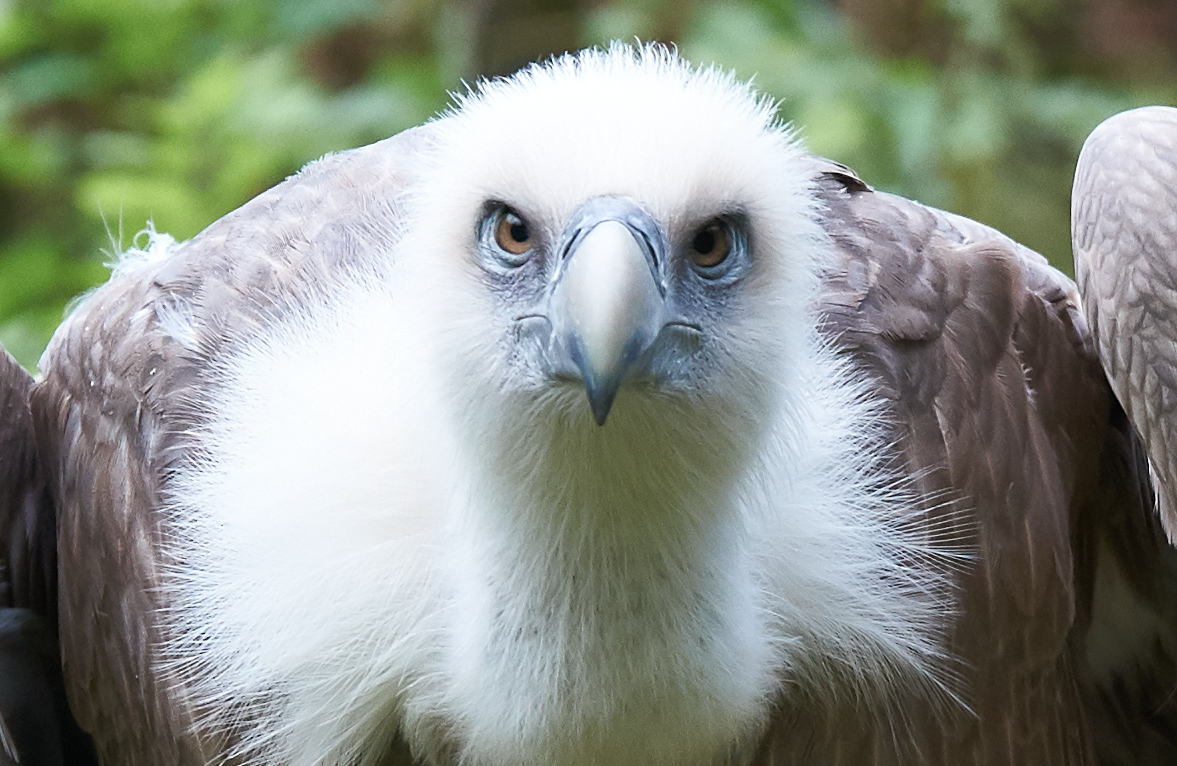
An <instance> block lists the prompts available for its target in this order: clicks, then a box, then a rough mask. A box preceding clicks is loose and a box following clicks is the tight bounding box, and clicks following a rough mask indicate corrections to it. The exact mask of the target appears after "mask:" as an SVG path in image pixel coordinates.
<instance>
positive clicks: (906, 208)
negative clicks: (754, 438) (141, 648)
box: [760, 168, 1173, 765]
mask: <svg viewBox="0 0 1177 766" xmlns="http://www.w3.org/2000/svg"><path fill="white" fill-rule="evenodd" d="M846 173H847V171H846V169H845V168H835V169H833V171H832V172H831V173H829V174H826V175H825V177H824V178H823V179H822V180H821V181H819V188H820V192H819V193H820V196H821V198H822V200H823V201H824V203H825V206H826V211H825V222H826V226H827V230H828V231H829V233H830V236H831V237H832V239H833V240H834V243H835V246H836V256H837V259H836V262H835V263H833V264H831V266H830V269H829V271H828V273H827V275H826V279H825V285H824V290H823V294H822V297H821V302H820V305H819V312H820V315H821V317H822V322H823V327H822V329H823V331H824V332H825V333H826V335H827V336H828V337H829V338H830V339H831V340H832V342H834V343H835V345H836V346H837V347H838V348H840V349H842V350H843V351H844V352H845V353H846V354H848V355H850V356H851V357H852V358H853V359H854V360H855V362H856V363H857V364H859V365H861V367H862V368H863V369H865V370H866V371H867V372H868V373H869V374H870V375H871V376H872V377H873V378H874V379H875V380H876V381H877V384H878V390H879V392H880V395H881V396H882V397H883V398H884V399H885V400H887V401H889V402H890V403H891V405H892V419H893V425H894V429H895V432H894V443H895V449H896V452H897V459H898V460H900V461H902V462H901V464H902V465H905V466H906V467H907V469H908V470H909V471H910V472H912V473H913V474H915V475H917V476H918V477H919V478H918V481H919V483H920V486H921V489H922V490H924V491H925V492H926V493H929V496H932V497H941V498H952V499H953V501H952V502H951V503H949V504H948V505H946V506H944V507H942V508H941V513H952V514H956V515H955V516H954V517H953V519H954V520H955V521H954V523H957V524H963V526H962V527H961V528H963V529H966V530H971V531H969V532H967V534H968V543H969V544H970V546H971V547H972V549H973V550H974V551H975V560H974V561H973V562H972V564H971V565H970V566H968V567H967V568H966V569H965V570H964V571H962V572H961V573H960V574H959V589H958V592H957V599H958V601H957V605H956V606H957V614H956V618H955V628H954V631H953V634H952V637H951V640H950V642H949V646H948V650H949V652H950V654H951V655H952V656H954V657H956V658H958V659H959V660H960V665H959V668H960V670H959V672H960V675H961V680H962V685H961V695H962V697H963V698H964V700H965V701H966V702H967V703H968V705H969V707H970V708H971V710H970V711H965V710H955V711H948V712H944V711H942V710H940V711H938V710H935V709H933V708H932V707H931V706H930V705H929V703H927V702H926V701H924V700H921V699H918V698H915V697H914V696H913V698H912V699H909V700H907V701H906V702H905V703H904V704H903V706H902V707H903V711H902V718H901V719H898V720H891V721H880V720H876V719H874V718H873V717H870V716H867V715H866V714H864V713H863V712H862V711H861V710H860V709H859V708H858V707H855V706H848V707H847V708H845V709H841V710H817V711H815V710H812V709H802V708H790V707H789V706H788V705H787V704H786V705H785V707H784V708H783V709H782V711H781V713H780V714H779V716H778V718H777V719H776V721H774V725H773V729H772V734H771V735H770V737H769V739H768V740H767V741H766V744H765V747H764V748H763V749H762V753H761V760H760V762H761V763H765V764H769V763H771V764H774V765H779V764H793V763H797V764H801V763H807V764H814V763H818V764H837V765H840V764H900V763H902V764H912V763H927V764H943V763H952V764H1015V763H1027V764H1029V763H1033V764H1086V763H1096V762H1097V759H1096V753H1097V752H1102V751H1103V750H1105V749H1106V748H1104V747H1101V746H1099V743H1097V742H1095V741H1094V737H1093V733H1094V734H1099V735H1102V734H1103V732H1102V730H1101V729H1100V728H1098V727H1093V726H1092V725H1091V724H1090V719H1091V718H1092V717H1093V716H1096V715H1102V713H1103V711H1102V710H1096V709H1093V708H1092V706H1091V705H1090V703H1089V701H1088V698H1089V697H1090V694H1089V687H1090V684H1089V683H1088V681H1087V677H1088V671H1087V667H1086V665H1085V663H1084V661H1083V658H1082V656H1081V655H1082V650H1081V645H1082V639H1083V637H1082V635H1080V634H1079V632H1078V630H1079V629H1078V628H1076V614H1077V613H1078V614H1080V615H1084V616H1085V617H1084V619H1087V618H1089V616H1090V614H1091V603H1092V594H1093V590H1094V589H1093V587H1092V582H1091V578H1090V577H1079V578H1076V576H1075V568H1076V563H1077V562H1076V556H1077V554H1076V547H1078V549H1079V550H1080V551H1081V552H1082V553H1083V556H1084V558H1082V559H1081V560H1080V561H1078V563H1079V564H1081V565H1084V566H1086V565H1088V564H1089V562H1088V561H1087V559H1086V556H1087V551H1088V550H1089V549H1090V548H1091V547H1092V545H1093V543H1092V542H1091V541H1092V540H1095V539H1096V538H1097V536H1098V534H1099V533H1100V530H1102V528H1103V526H1104V525H1107V524H1109V523H1113V524H1114V523H1127V520H1129V519H1137V520H1138V519H1140V518H1142V515H1141V513H1142V508H1143V503H1142V499H1141V496H1140V492H1139V485H1138V480H1139V475H1140V464H1139V462H1137V461H1134V459H1133V453H1132V444H1131V438H1130V435H1126V434H1125V433H1124V431H1123V429H1121V428H1117V424H1116V422H1115V411H1116V410H1115V405H1114V401H1112V399H1111V397H1110V395H1109V392H1108V389H1107V384H1106V382H1105V381H1104V379H1103V376H1102V374H1101V373H1100V371H1099V368H1098V363H1097V361H1096V359H1095V356H1094V353H1093V348H1092V344H1091V340H1090V338H1089V336H1088V334H1087V331H1086V329H1085V324H1084V322H1083V319H1082V317H1081V316H1080V314H1079V312H1078V307H1077V296H1076V293H1075V289H1074V286H1073V285H1072V284H1071V283H1070V282H1069V280H1067V279H1066V277H1064V276H1063V275H1062V274H1060V273H1058V272H1056V271H1054V270H1053V269H1051V268H1049V266H1047V265H1046V263H1045V261H1044V260H1043V259H1042V258H1041V257H1040V256H1038V255H1037V254H1035V253H1033V252H1031V251H1029V250H1027V249H1025V248H1023V247H1021V246H1020V245H1017V244H1016V243H1014V242H1012V241H1011V240H1009V239H1008V238H1007V237H1005V236H1003V235H1001V234H999V233H998V232H995V231H993V230H991V229H988V228H987V227H984V226H982V225H980V224H977V223H975V222H973V221H968V220H966V219H963V218H960V217H958V216H954V215H951V214H947V213H942V212H940V211H936V210H932V209H930V208H926V207H923V206H921V205H919V204H917V203H914V202H910V201H908V200H904V199H901V198H898V197H894V196H891V195H887V194H880V193H872V192H870V191H869V189H868V188H867V187H866V186H865V184H862V183H861V182H857V183H855V184H851V183H847V182H846V180H845V176H846ZM1134 487H1135V488H1136V491H1135V493H1133V491H1132V489H1133V488H1134ZM953 519H950V521H952V520H953ZM1109 520H1110V521H1109ZM1116 520H1123V521H1116ZM1155 542H1156V541H1155V540H1153V539H1144V540H1143V541H1142V540H1133V541H1131V547H1132V551H1133V552H1135V553H1138V554H1139V555H1142V556H1148V557H1150V558H1151V560H1154V561H1155V560H1157V558H1158V551H1157V548H1156V546H1155ZM1172 593H1173V592H1171V593H1170V595H1172ZM1157 762H1158V763H1159V762H1163V761H1157Z"/></svg>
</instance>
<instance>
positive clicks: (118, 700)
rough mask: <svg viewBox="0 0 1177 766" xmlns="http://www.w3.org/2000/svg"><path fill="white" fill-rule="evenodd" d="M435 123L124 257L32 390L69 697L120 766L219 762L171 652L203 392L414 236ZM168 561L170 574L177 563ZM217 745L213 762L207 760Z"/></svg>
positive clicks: (81, 310)
mask: <svg viewBox="0 0 1177 766" xmlns="http://www.w3.org/2000/svg"><path fill="white" fill-rule="evenodd" d="M428 141H429V138H428V129H416V130H412V131H408V132H406V133H402V134H400V135H398V136H395V137H393V138H391V139H388V140H386V141H382V142H379V143H377V144H373V145H371V146H368V147H364V148H362V149H357V150H353V151H349V152H344V153H341V154H338V155H331V156H328V157H325V158H324V159H322V160H319V161H317V162H315V163H312V164H310V165H308V166H307V167H306V168H305V169H303V170H302V171H301V172H300V173H299V174H297V175H296V176H293V177H292V178H290V179H288V180H287V181H286V182H284V183H282V184H279V185H278V186H276V187H274V188H273V189H271V190H269V191H267V192H265V193H264V194H262V195H260V196H258V197H256V198H255V199H253V200H252V201H250V202H249V203H247V204H246V205H244V206H242V207H241V208H239V209H237V210H235V211H233V212H232V213H230V214H228V215H226V216H225V217H224V218H221V219H220V220H218V221H217V222H215V223H213V224H212V225H210V226H209V227H208V228H207V229H205V230H204V231H203V232H201V233H200V234H199V235H197V236H196V237H194V238H193V239H191V240H189V241H187V242H184V243H181V244H176V243H175V242H173V241H171V240H170V239H168V238H166V237H160V236H158V235H153V237H152V242H151V244H150V245H149V246H148V248H146V250H145V251H143V252H136V253H134V254H132V255H130V256H125V257H124V259H123V261H122V262H121V263H120V264H119V265H118V266H116V268H115V272H114V275H113V276H112V278H111V280H110V281H109V282H108V283H106V284H105V285H103V286H102V287H100V288H98V289H97V290H95V291H94V292H93V293H92V294H90V295H89V296H87V297H86V299H85V300H84V302H83V303H82V304H81V305H80V306H79V307H78V308H77V309H76V310H75V311H74V313H73V314H72V315H71V316H70V317H69V319H67V321H66V323H65V325H63V327H62V328H61V329H60V330H59V331H58V333H57V334H56V335H55V336H54V340H53V341H52V343H51V344H50V347H49V349H48V350H47V351H46V354H45V356H44V358H43V359H42V371H43V374H44V379H43V380H42V381H41V382H39V383H38V384H37V385H36V386H35V387H34V390H33V393H32V402H33V413H34V417H35V425H36V432H37V439H38V442H39V445H40V449H41V454H42V458H43V462H44V465H45V467H46V469H47V473H48V479H49V481H50V483H51V486H52V487H53V490H54V495H55V497H57V498H59V500H60V505H61V507H60V518H59V527H60V530H59V532H60V533H59V536H58V540H59V551H58V555H59V567H60V572H61V593H60V614H61V618H62V624H63V626H65V629H64V630H63V631H62V636H61V639H62V649H63V658H64V664H65V671H66V678H67V679H68V685H69V691H70V698H71V701H72V704H73V706H74V710H75V714H76V715H77V717H78V719H79V722H80V723H81V724H82V726H83V727H84V728H86V729H87V730H88V731H90V732H92V733H94V735H95V737H96V739H97V744H98V747H99V750H100V752H101V753H102V754H103V757H104V759H106V762H107V763H170V764H183V763H192V764H196V763H205V762H206V761H207V760H208V758H209V757H210V756H211V755H212V753H215V752H217V751H219V750H220V749H221V748H222V747H223V746H224V745H225V743H223V742H221V743H214V744H212V745H211V749H208V747H209V743H202V742H201V741H199V739H198V737H196V736H194V735H193V734H192V732H193V725H194V721H196V720H197V719H198V718H199V715H200V711H198V710H194V709H192V707H191V705H190V704H189V702H188V698H187V693H186V690H185V688H184V686H183V684H182V682H181V679H179V678H178V677H174V675H175V674H172V673H169V669H168V668H167V667H166V664H165V663H162V662H161V658H160V656H159V651H158V648H159V647H160V645H161V642H162V641H163V640H165V638H166V636H164V635H162V634H161V632H162V630H163V627H162V625H161V624H160V623H159V621H158V620H157V619H156V618H155V617H154V615H155V614H156V612H157V610H159V609H161V608H163V606H164V605H163V603H162V601H161V595H160V593H161V588H162V587H163V586H164V585H165V581H166V577H167V574H168V572H169V571H176V569H177V566H176V565H182V563H183V562H177V561H169V560H168V558H167V555H166V553H165V551H167V550H168V539H169V536H171V535H174V534H176V530H175V529H173V528H172V527H171V524H172V520H171V519H170V518H169V516H168V514H167V512H166V507H167V504H168V501H169V496H168V487H169V480H170V479H171V478H172V477H173V476H174V475H175V473H176V472H177V471H178V470H179V469H180V468H181V466H182V464H183V461H187V460H198V459H200V454H199V445H198V444H197V443H196V442H195V437H194V434H195V433H196V432H197V431H198V430H199V428H200V427H201V426H202V424H203V422H204V419H205V418H207V416H208V413H207V412H204V411H203V410H202V408H201V407H200V404H201V402H202V399H201V396H200V393H199V392H201V391H202V390H205V389H206V388H207V387H209V386H210V385H213V386H215V376H216V375H218V374H219V373H221V372H222V370H221V368H220V362H221V360H223V359H224V358H226V357H227V356H229V355H230V354H232V353H233V351H234V350H235V349H236V348H238V347H239V346H240V344H242V343H244V342H247V341H248V340H249V339H250V338H251V337H252V336H253V335H254V334H256V333H257V332H259V331H261V330H263V329H264V328H265V327H266V326H267V325H269V324H270V323H271V322H273V321H274V320H275V319H276V318H278V317H280V316H282V315H283V314H284V313H286V312H290V311H297V310H298V309H299V307H300V305H303V304H304V303H305V302H306V301H307V300H309V298H310V296H312V295H314V294H315V291H317V290H321V289H326V287H325V286H326V285H330V284H332V283H333V282H334V281H336V278H337V277H338V276H339V275H340V274H342V273H345V272H347V271H349V270H352V269H363V268H364V267H365V265H364V263H363V262H362V259H363V258H364V257H371V254H373V253H375V254H377V255H379V254H382V253H386V252H388V249H389V246H390V245H391V244H392V243H394V242H395V241H396V240H397V239H398V238H399V237H400V235H401V228H400V227H401V226H402V222H401V221H400V216H401V207H400V206H401V197H402V194H403V192H404V190H405V189H406V188H408V187H409V186H410V185H411V184H412V182H413V178H414V172H415V170H414V168H415V167H416V166H417V165H416V163H417V162H419V161H420V157H421V156H423V155H424V154H426V153H427V152H426V150H425V146H424V145H425V144H426V143H427V142H428ZM169 567H172V568H171V569H169ZM206 750H207V752H206Z"/></svg>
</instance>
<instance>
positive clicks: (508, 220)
mask: <svg viewBox="0 0 1177 766" xmlns="http://www.w3.org/2000/svg"><path fill="white" fill-rule="evenodd" d="M495 244H496V245H498V246H499V247H501V248H502V249H503V250H505V251H506V252H508V253H510V254H511V255H515V256H520V255H523V254H525V253H526V252H527V251H528V250H530V249H531V230H530V229H529V228H528V226H527V222H526V221H524V220H523V218H522V216H520V215H519V214H518V213H516V212H515V211H514V210H512V209H510V208H505V209H504V210H503V211H502V212H501V213H499V220H498V222H497V223H496V224H495Z"/></svg>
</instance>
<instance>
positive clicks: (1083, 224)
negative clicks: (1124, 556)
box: [1071, 106, 1177, 540]
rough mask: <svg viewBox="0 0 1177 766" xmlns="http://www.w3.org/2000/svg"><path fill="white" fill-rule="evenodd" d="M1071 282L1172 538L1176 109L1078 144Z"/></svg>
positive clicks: (1106, 127)
mask: <svg viewBox="0 0 1177 766" xmlns="http://www.w3.org/2000/svg"><path fill="white" fill-rule="evenodd" d="M1071 236H1072V239H1073V240H1074V250H1075V276H1076V279H1077V280H1078V282H1079V285H1080V288H1081V289H1082V291H1083V306H1084V309H1085V311H1086V312H1087V317H1088V320H1089V321H1090V323H1091V327H1092V331H1093V333H1094V335H1095V337H1096V339H1097V341H1098V343H1099V352H1100V358H1101V359H1102V360H1103V364H1104V369H1105V370H1106V371H1107V375H1108V379H1109V380H1111V383H1112V387H1113V389H1115V392H1116V396H1118V397H1119V398H1120V401H1121V402H1122V403H1123V405H1124V409H1125V410H1127V412H1128V415H1129V416H1130V417H1131V418H1132V422H1133V424H1134V425H1135V426H1136V428H1137V429H1138V430H1139V431H1140V434H1141V436H1142V438H1143V439H1144V443H1145V445H1146V447H1147V449H1148V456H1149V461H1150V464H1151V467H1152V470H1153V471H1155V472H1156V475H1157V479H1158V481H1157V484H1158V486H1160V487H1163V488H1165V489H1164V490H1163V491H1162V492H1161V493H1160V494H1159V495H1158V498H1157V500H1158V506H1159V512H1160V514H1161V521H1162V523H1163V524H1164V525H1165V529H1166V530H1167V532H1168V534H1169V539H1170V540H1177V446H1175V445H1177V417H1174V413H1177V109H1174V108H1172V107H1165V106H1149V107H1143V108H1140V109H1134V110H1132V111H1128V112H1123V113H1121V114H1118V115H1116V116H1114V117H1112V118H1110V119H1108V120H1107V121H1105V122H1104V123H1102V124H1101V125H1100V126H1099V127H1097V128H1096V129H1095V130H1094V131H1093V132H1092V133H1091V135H1090V136H1089V137H1088V139H1087V141H1086V143H1085V144H1084V145H1083V151H1082V153H1081V154H1080V155H1079V163H1078V167H1077V168H1076V170H1075V186H1074V191H1073V195H1072V198H1071Z"/></svg>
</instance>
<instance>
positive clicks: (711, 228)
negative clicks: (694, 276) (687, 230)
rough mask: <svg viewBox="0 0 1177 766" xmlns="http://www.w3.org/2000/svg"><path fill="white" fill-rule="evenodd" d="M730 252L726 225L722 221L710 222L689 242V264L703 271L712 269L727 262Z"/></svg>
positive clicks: (730, 247)
mask: <svg viewBox="0 0 1177 766" xmlns="http://www.w3.org/2000/svg"><path fill="white" fill-rule="evenodd" d="M731 250H732V243H731V237H730V236H729V235H728V230H727V224H725V223H724V222H723V221H712V222H711V223H709V224H707V225H706V226H704V227H703V228H702V229H699V232H698V233H697V234H695V238H694V239H692V240H691V253H690V256H691V262H692V263H694V264H695V265H696V266H699V267H701V268H704V269H709V268H713V267H715V266H718V265H719V264H721V263H723V262H724V261H725V260H727V256H728V254H729V253H731Z"/></svg>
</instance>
